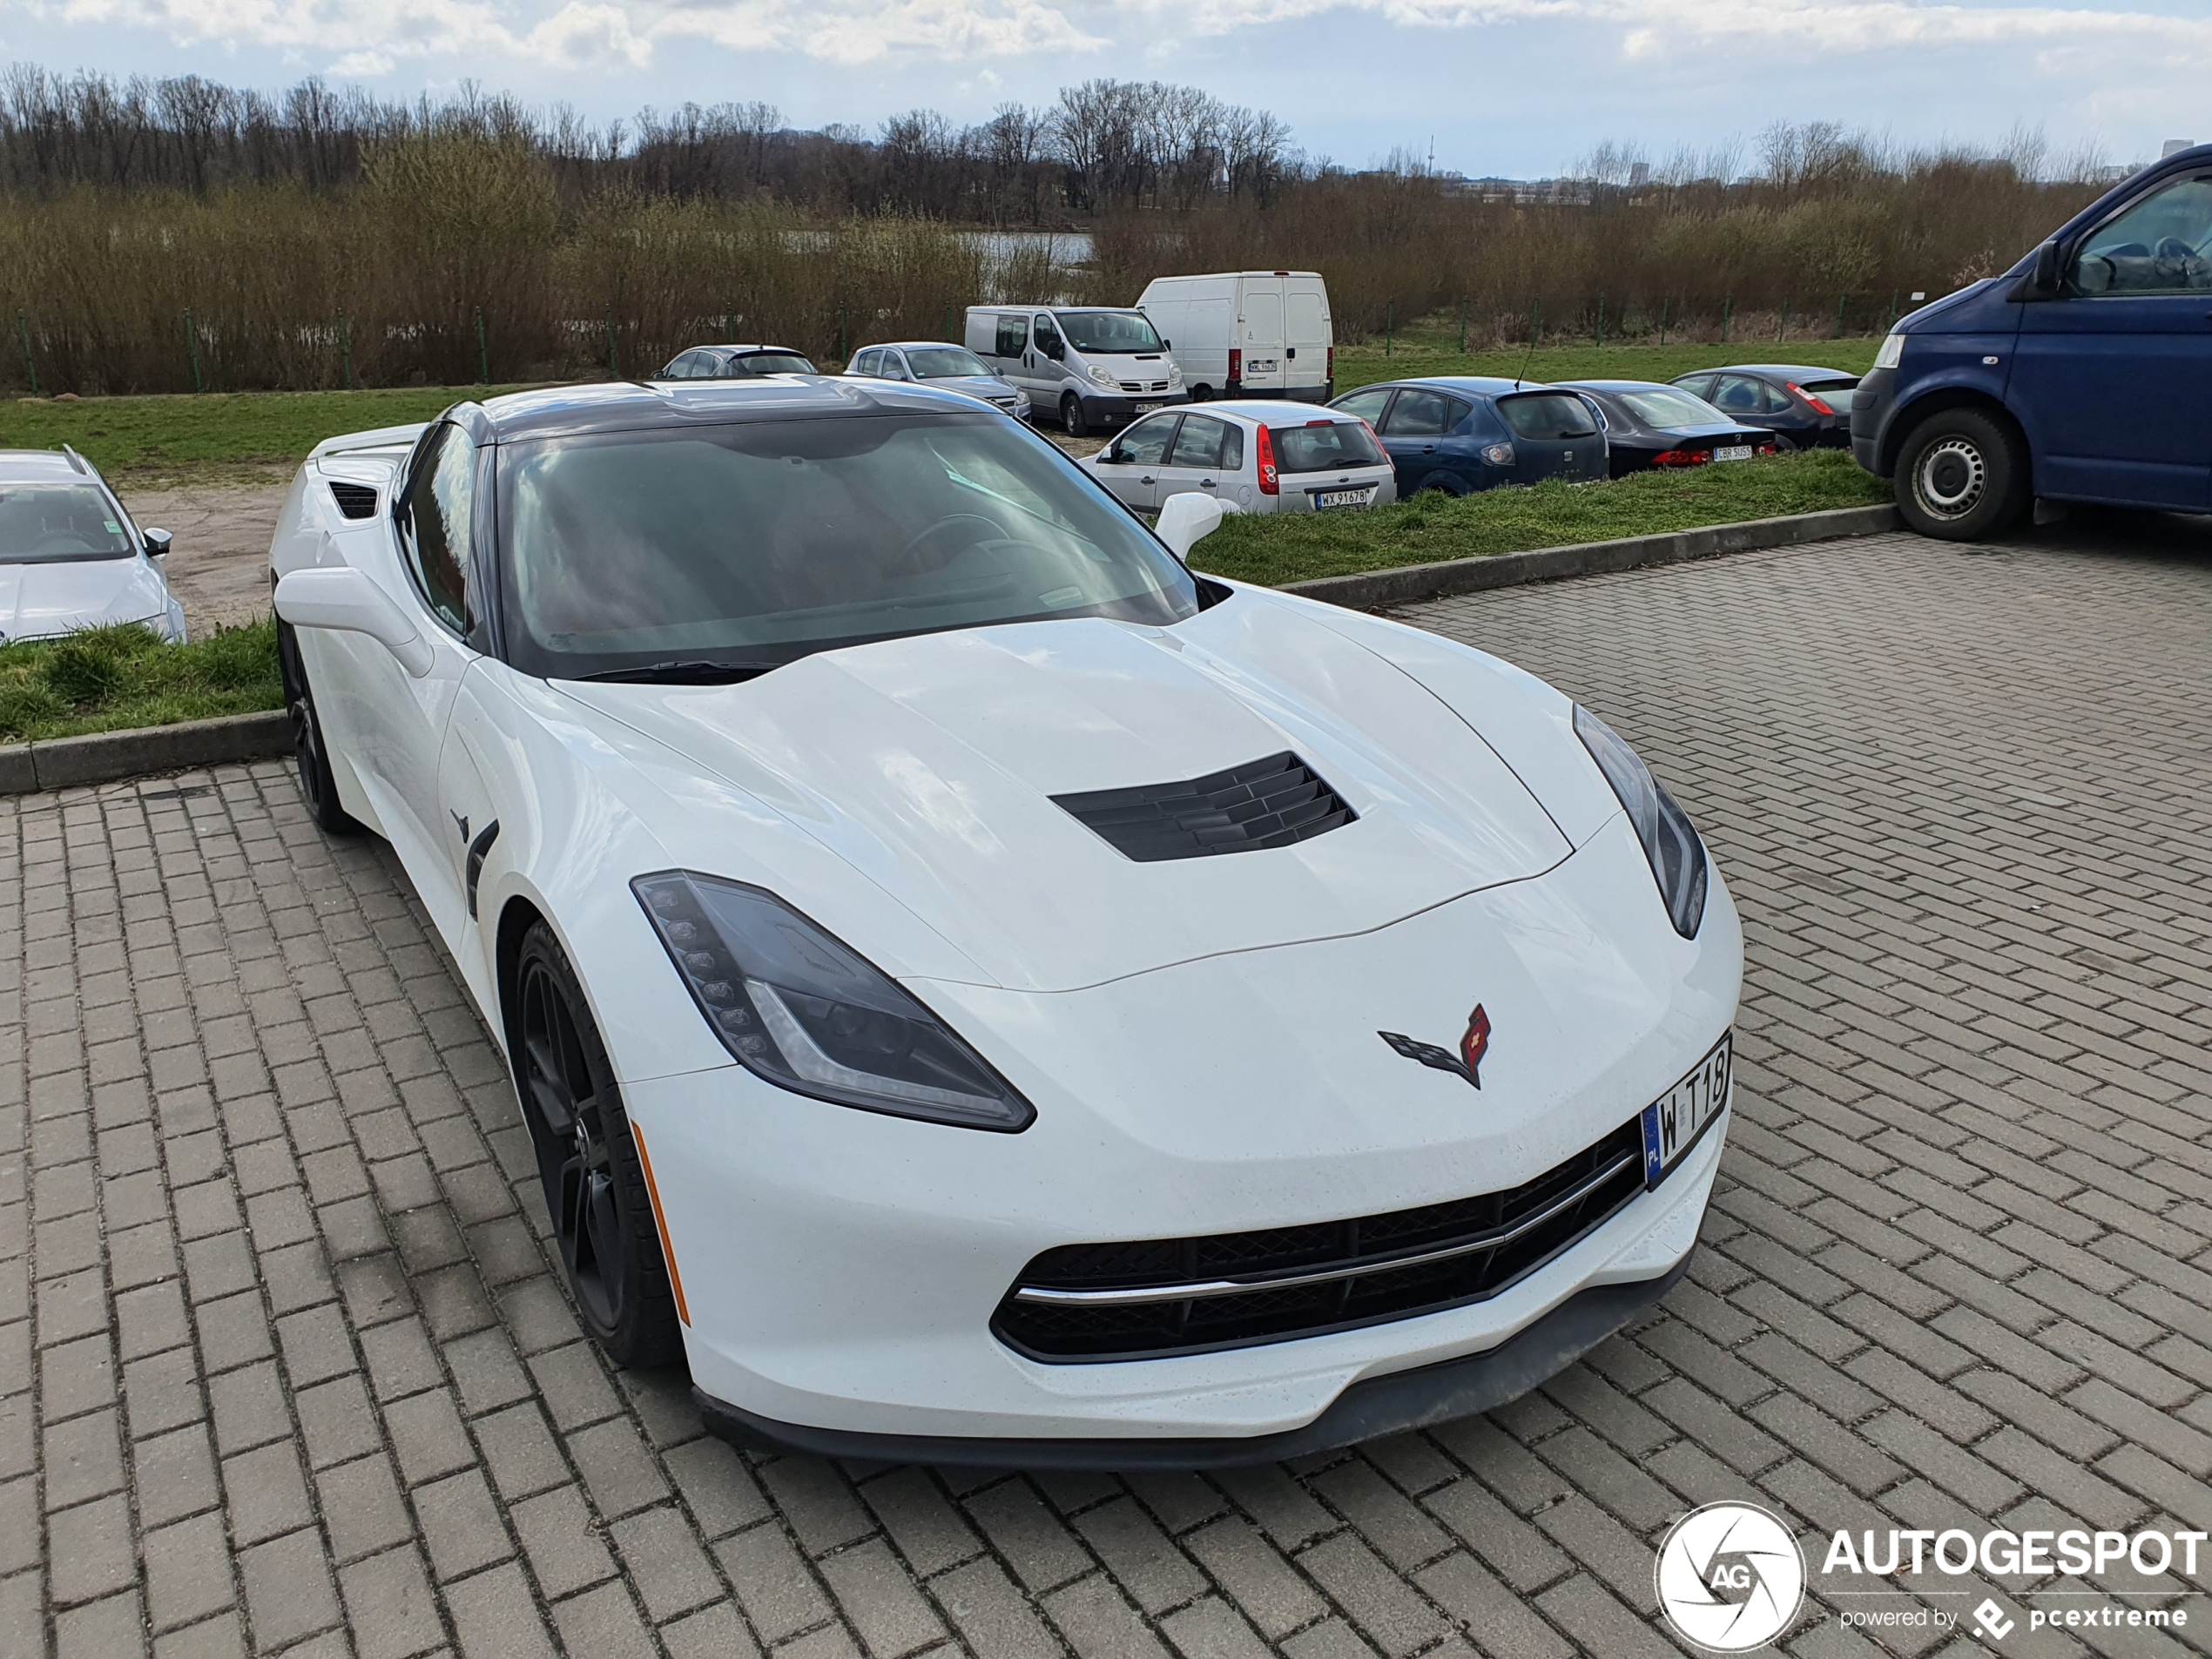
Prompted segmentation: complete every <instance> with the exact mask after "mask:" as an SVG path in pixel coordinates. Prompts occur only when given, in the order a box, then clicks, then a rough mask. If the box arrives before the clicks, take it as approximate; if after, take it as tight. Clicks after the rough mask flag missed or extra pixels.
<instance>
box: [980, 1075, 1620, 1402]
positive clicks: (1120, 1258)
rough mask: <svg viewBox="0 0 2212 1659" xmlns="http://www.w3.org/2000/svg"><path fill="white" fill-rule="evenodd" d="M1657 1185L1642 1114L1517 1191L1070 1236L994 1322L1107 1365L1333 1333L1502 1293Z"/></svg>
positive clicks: (1016, 1336)
mask: <svg viewBox="0 0 2212 1659" xmlns="http://www.w3.org/2000/svg"><path fill="white" fill-rule="evenodd" d="M1642 1190H1643V1136H1642V1124H1641V1121H1640V1119H1638V1118H1631V1119H1629V1122H1627V1123H1623V1124H1622V1126H1621V1127H1620V1128H1619V1129H1617V1130H1614V1131H1613V1133H1611V1134H1610V1135H1608V1136H1606V1137H1605V1138H1604V1139H1603V1140H1602V1141H1600V1142H1598V1143H1596V1144H1595V1145H1594V1146H1591V1147H1588V1148H1586V1149H1585V1150H1582V1151H1581V1152H1578V1153H1576V1154H1575V1156H1574V1157H1570V1158H1568V1159H1565V1160H1564V1161H1562V1162H1561V1163H1558V1164H1556V1165H1554V1167H1553V1168H1551V1169H1549V1170H1545V1171H1544V1173H1543V1174H1541V1175H1540V1176H1538V1177H1536V1178H1535V1179H1534V1180H1533V1181H1527V1182H1523V1183H1522V1184H1521V1185H1520V1186H1517V1187H1514V1188H1512V1189H1510V1190H1507V1191H1504V1192H1487V1193H1482V1194H1480V1195H1479V1196H1477V1197H1471V1198H1456V1199H1453V1200H1450V1201H1448V1202H1447V1203H1444V1204H1424V1205H1422V1206H1421V1207H1420V1208H1419V1209H1417V1210H1399V1211H1392V1212H1390V1213H1388V1214H1385V1215H1378V1216H1359V1217H1352V1219H1350V1220H1345V1221H1325V1222H1315V1223H1312V1224H1306V1225H1301V1226H1292V1227H1274V1228H1269V1229H1266V1230H1264V1231H1258V1232H1243V1233H1216V1234H1212V1235H1211V1236H1208V1237H1204V1238H1153V1239H1141V1240H1136V1241H1134V1242H1130V1243H1126V1244H1066V1245H1062V1246H1061V1247H1060V1248H1058V1249H1055V1250H1049V1251H1045V1252H1044V1253H1043V1254H1042V1255H1041V1256H1039V1257H1038V1258H1036V1259H1035V1260H1034V1261H1032V1262H1031V1263H1030V1264H1028V1266H1027V1267H1025V1268H1024V1269H1022V1276H1021V1277H1020V1278H1018V1279H1016V1280H1015V1284H1014V1286H1013V1288H1012V1289H1011V1290H1009V1291H1008V1292H1007V1294H1006V1298H1005V1300H1003V1301H1002V1302H1001V1303H1000V1304H999V1307H998V1312H996V1313H995V1315H994V1316H993V1318H992V1320H991V1329H992V1332H993V1333H994V1334H995V1335H996V1336H997V1338H998V1339H999V1340H1000V1341H1001V1342H1003V1343H1005V1344H1006V1345H1008V1347H1011V1348H1014V1349H1015V1350H1016V1351H1017V1352H1022V1353H1024V1354H1027V1355H1028V1357H1029V1358H1031V1359H1042V1360H1048V1361H1053V1362H1058V1363H1063V1364H1064V1363H1080V1362H1089V1363H1094V1364H1095V1363H1097V1362H1100V1361H1104V1360H1114V1359H1159V1358H1163V1357H1164V1356H1167V1355H1170V1354H1184V1353H1204V1352H1210V1351H1212V1350H1216V1349H1220V1348H1237V1347H1247V1346H1251V1345H1256V1344H1259V1343H1264V1342H1286V1341H1289V1340H1291V1339H1294V1338H1298V1337H1311V1336H1319V1335H1322V1334H1323V1333H1325V1332H1331V1331H1345V1330H1350V1329H1352V1328H1353V1327H1355V1326H1359V1325H1378V1324H1381V1323H1383V1322H1384V1321H1386V1320H1390V1319H1404V1318H1412V1317H1413V1316H1414V1315H1416V1314H1421V1313H1434V1312H1440V1311H1441V1310H1443V1309H1446V1308H1453V1307H1460V1306H1464V1305H1467V1303H1470V1302H1480V1301H1482V1300H1484V1299H1486V1298H1489V1297H1493V1296H1495V1295H1497V1294H1498V1293H1499V1292H1500V1291H1503V1290H1505V1289H1506V1288H1507V1286H1509V1285H1513V1284H1514V1283H1516V1282H1517V1281H1519V1280H1520V1279H1521V1278H1525V1277H1527V1275H1528V1274H1530V1273H1532V1272H1534V1271H1535V1270H1536V1269H1537V1268H1539V1267H1541V1266H1542V1265H1543V1264H1545V1263H1546V1262H1548V1261H1549V1260H1551V1258H1553V1257H1554V1256H1556V1255H1558V1254H1559V1253H1560V1252H1561V1251H1563V1250H1565V1249H1567V1248H1568V1246H1569V1245H1571V1244H1575V1242H1576V1241H1577V1240H1579V1239H1581V1238H1582V1237H1583V1236H1584V1235H1586V1234H1587V1233H1588V1232H1589V1231H1591V1230H1592V1229H1594V1228H1595V1227H1597V1226H1598V1225H1600V1224H1602V1223H1603V1222H1604V1221H1606V1220H1607V1219H1608V1217H1611V1216H1612V1215H1613V1214H1614V1213H1615V1211H1618V1210H1619V1209H1620V1208H1621V1207H1622V1205H1623V1204H1627V1203H1628V1202H1629V1199H1631V1198H1632V1197H1635V1195H1636V1194H1637V1193H1638V1192H1641V1191H1642Z"/></svg>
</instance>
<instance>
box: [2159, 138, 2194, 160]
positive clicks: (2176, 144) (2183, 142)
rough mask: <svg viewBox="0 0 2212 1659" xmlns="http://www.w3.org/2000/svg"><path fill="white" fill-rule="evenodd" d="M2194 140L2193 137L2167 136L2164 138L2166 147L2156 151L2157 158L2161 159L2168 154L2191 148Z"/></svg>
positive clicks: (2174, 154) (2176, 153) (2173, 154)
mask: <svg viewBox="0 0 2212 1659" xmlns="http://www.w3.org/2000/svg"><path fill="white" fill-rule="evenodd" d="M2195 142H2196V140H2195V139H2194V138H2168V139H2167V140H2166V147H2165V148H2164V149H2163V150H2161V151H2160V152H2158V158H2159V159H2160V160H2161V161H2163V160H2164V159H2165V158H2167V157H2168V156H2177V155H2179V154H2181V153H2182V151H2184V150H2187V149H2189V148H2191V147H2192V146H2193V145H2195Z"/></svg>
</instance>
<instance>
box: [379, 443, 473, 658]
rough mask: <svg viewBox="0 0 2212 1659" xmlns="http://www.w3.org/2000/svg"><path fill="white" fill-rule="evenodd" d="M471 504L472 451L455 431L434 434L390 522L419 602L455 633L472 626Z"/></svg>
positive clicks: (468, 444)
mask: <svg viewBox="0 0 2212 1659" xmlns="http://www.w3.org/2000/svg"><path fill="white" fill-rule="evenodd" d="M475 502H476V449H475V445H474V444H472V443H470V442H469V436H468V435H467V434H466V433H464V432H463V431H462V429H461V428H459V427H457V426H444V427H441V428H438V430H437V431H436V433H435V434H434V435H432V437H431V439H430V442H429V445H428V448H426V449H425V450H424V452H423V455H422V459H421V463H420V464H419V465H417V466H416V468H415V475H414V476H413V477H412V478H410V479H409V480H408V486H407V493H406V494H404V495H403V496H401V497H400V499H399V502H398V503H397V505H396V507H395V510H394V514H393V516H394V518H395V521H396V523H397V524H398V527H399V532H400V547H401V550H402V551H404V552H405V554H406V555H407V565H408V575H409V576H410V577H413V578H414V579H415V587H416V589H417V590H419V591H420V592H421V595H422V598H423V602H424V603H425V604H428V606H429V607H430V609H431V610H433V611H434V612H435V613H436V615H437V617H439V619H440V620H441V621H442V622H443V623H444V624H446V625H447V626H448V628H451V629H452V630H453V631H455V633H462V634H465V633H467V632H468V631H469V626H470V624H471V623H472V620H473V618H472V617H471V615H470V607H469V546H470V543H471V539H472V536H473V532H474V527H475V518H474V514H475Z"/></svg>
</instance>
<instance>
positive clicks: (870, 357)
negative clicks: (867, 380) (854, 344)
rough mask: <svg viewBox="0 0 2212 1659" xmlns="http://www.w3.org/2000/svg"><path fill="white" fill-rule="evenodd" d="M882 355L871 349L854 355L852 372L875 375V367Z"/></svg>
mask: <svg viewBox="0 0 2212 1659" xmlns="http://www.w3.org/2000/svg"><path fill="white" fill-rule="evenodd" d="M882 355H883V354H882V353H881V352H880V351H877V350H875V349H873V347H871V348H870V349H868V350H867V351H864V352H856V353H854V354H853V373H854V374H875V373H876V372H877V368H876V365H877V362H878V360H880V358H881V357H882Z"/></svg>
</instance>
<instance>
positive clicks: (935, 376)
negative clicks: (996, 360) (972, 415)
mask: <svg viewBox="0 0 2212 1659" xmlns="http://www.w3.org/2000/svg"><path fill="white" fill-rule="evenodd" d="M845 372H846V374H854V375H859V376H860V377H862V378H863V379H867V380H878V381H912V382H914V384H916V385H920V386H934V387H936V388H939V389H941V390H942V391H947V392H964V393H966V394H967V395H968V396H969V397H980V398H981V399H982V400H983V401H985V402H986V403H991V404H995V405H996V406H997V407H998V408H1001V409H1003V410H1005V411H1006V412H1007V413H1008V415H1013V416H1015V418H1016V419H1021V420H1026V419H1027V418H1028V414H1029V395H1028V393H1027V392H1025V391H1023V390H1022V388H1020V387H1018V386H1016V385H1015V384H1014V382H1013V381H1009V380H1005V379H1002V378H1001V377H1000V376H999V375H997V374H993V373H992V372H991V370H990V367H989V365H988V364H987V363H985V362H984V361H983V360H982V359H981V358H980V357H978V356H977V355H976V354H974V352H972V351H970V350H968V347H965V346H950V345H947V344H946V343H945V342H944V341H938V340H908V341H898V342H896V343H894V344H892V345H887V346H864V347H861V348H860V350H859V351H856V352H854V353H853V361H851V362H849V363H847V364H846V366H845Z"/></svg>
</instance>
